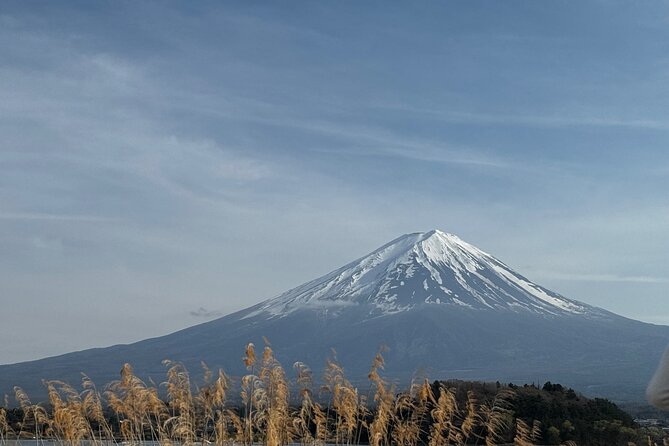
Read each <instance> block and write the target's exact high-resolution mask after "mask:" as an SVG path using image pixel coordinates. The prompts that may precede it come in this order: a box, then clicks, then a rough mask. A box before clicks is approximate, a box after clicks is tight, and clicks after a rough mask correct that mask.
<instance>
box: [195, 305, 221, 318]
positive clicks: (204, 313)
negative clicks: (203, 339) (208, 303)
mask: <svg viewBox="0 0 669 446" xmlns="http://www.w3.org/2000/svg"><path fill="white" fill-rule="evenodd" d="M188 314H190V315H191V316H193V317H197V318H203V319H212V318H215V317H221V316H223V313H221V312H220V311H210V310H207V309H206V308H204V307H200V308H198V309H197V310H196V311H190V312H189V313H188Z"/></svg>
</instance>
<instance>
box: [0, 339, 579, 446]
mask: <svg viewBox="0 0 669 446" xmlns="http://www.w3.org/2000/svg"><path fill="white" fill-rule="evenodd" d="M265 344H266V345H265V347H264V349H263V352H262V356H261V358H258V357H257V356H256V349H255V346H254V345H253V344H248V345H247V346H246V348H245V351H244V355H243V357H242V360H243V363H244V365H245V367H246V369H247V374H246V375H244V376H242V377H241V378H240V379H239V381H238V384H237V385H238V388H239V389H240V390H239V392H240V393H239V396H240V399H241V406H239V407H236V406H232V405H229V403H228V399H229V397H230V390H231V388H232V382H231V379H230V378H229V377H228V376H227V375H226V374H225V373H224V372H223V371H222V370H219V371H216V372H214V371H212V370H210V369H209V367H208V366H207V365H206V364H204V363H202V378H201V379H199V380H196V381H197V382H200V383H201V384H200V385H199V386H197V387H194V386H193V384H192V383H193V382H194V380H193V379H192V378H191V376H190V375H189V372H188V370H186V368H185V367H184V366H183V364H181V363H179V362H173V361H164V363H163V364H164V365H165V367H166V379H165V382H163V383H161V384H160V385H155V384H153V383H152V382H151V383H149V384H148V385H147V384H146V383H145V382H144V381H142V380H141V379H140V378H139V377H137V376H136V375H135V373H134V371H133V369H132V367H131V366H130V365H129V364H125V365H123V367H122V368H121V371H120V379H119V380H117V381H114V382H111V383H109V384H108V385H107V386H106V391H105V392H104V393H103V394H102V395H101V394H100V393H99V392H98V390H97V388H96V387H95V385H94V384H93V382H92V381H91V380H90V379H89V378H88V377H87V376H84V377H83V379H82V384H81V387H82V390H81V391H77V390H76V389H75V388H73V387H71V386H69V385H68V384H66V383H63V382H60V381H54V380H51V381H45V382H44V384H45V386H46V388H47V392H48V396H49V400H48V406H43V405H41V404H33V403H32V402H31V400H30V399H29V397H28V395H26V393H25V392H23V390H22V389H20V388H18V387H17V388H15V398H16V401H17V403H18V406H19V407H20V409H21V414H22V419H21V420H20V422H15V423H14V425H11V423H10V422H9V419H8V413H7V409H6V408H7V407H8V406H9V404H8V402H5V408H0V446H4V445H5V444H6V443H7V441H8V440H9V439H10V438H11V439H15V438H23V437H26V436H28V437H34V438H35V439H36V440H38V442H39V441H42V440H44V439H48V440H52V441H56V442H58V443H61V444H67V445H68V446H79V445H81V444H82V442H83V441H88V442H92V443H93V444H94V445H98V444H103V443H105V444H109V442H118V441H123V442H124V443H125V444H128V445H140V444H142V443H146V442H155V443H160V444H161V445H164V446H168V445H177V444H178V445H185V446H190V445H195V444H205V443H206V444H215V445H216V446H223V445H228V444H229V445H232V444H238V445H239V444H244V445H252V444H254V443H255V444H258V443H261V444H263V445H266V446H283V445H287V444H291V443H300V444H301V445H319V446H323V445H325V444H335V445H353V444H359V443H361V442H369V444H370V445H372V446H418V445H419V444H420V445H429V446H448V445H459V446H464V445H469V444H472V445H473V444H476V445H481V446H482V445H483V444H485V445H486V446H494V445H498V444H500V443H501V442H503V441H505V439H513V441H514V444H515V445H517V446H530V445H534V444H537V442H539V441H540V438H539V434H540V425H539V423H537V422H534V421H531V420H530V421H527V420H522V419H515V417H514V416H513V399H514V393H513V390H511V389H508V388H503V389H500V390H499V391H498V392H497V394H496V395H495V397H494V398H493V399H491V400H489V401H488V400H486V401H479V400H478V397H477V394H476V393H475V392H474V391H472V390H470V391H468V392H467V395H466V401H465V400H464V399H462V397H461V399H460V401H462V407H460V406H459V404H458V398H456V391H455V389H454V388H451V387H448V386H447V384H445V383H439V384H436V383H435V384H434V385H431V384H430V383H429V381H428V380H427V378H425V379H421V380H416V381H415V382H413V383H412V384H411V386H410V387H409V389H408V390H407V391H405V392H397V391H396V390H395V387H394V385H393V384H391V383H389V382H388V381H387V380H386V379H385V378H384V377H383V371H384V366H385V360H384V357H383V353H384V350H383V349H382V350H380V351H379V352H378V353H377V354H376V356H375V357H374V359H373V361H372V365H371V368H370V371H369V375H368V378H369V382H370V388H369V392H368V393H367V394H366V395H361V394H360V392H359V390H358V388H356V387H355V386H354V385H353V384H352V383H351V382H350V381H349V380H348V379H346V376H345V373H344V369H343V367H342V366H341V365H340V364H339V363H338V362H337V360H336V354H334V352H333V355H332V358H331V359H329V360H328V361H327V363H326V368H325V373H324V377H323V384H322V386H321V387H320V388H319V392H317V393H315V392H314V378H313V376H312V372H311V369H310V368H309V367H308V366H307V365H306V364H304V363H301V362H298V363H295V364H294V365H293V369H294V371H295V375H296V376H295V378H294V385H293V386H291V381H290V379H289V377H288V376H287V374H286V371H285V370H284V368H283V366H282V365H281V363H280V362H279V361H278V359H277V358H276V357H275V355H274V351H273V350H272V348H271V345H270V344H269V342H267V341H265ZM291 389H293V393H292V394H291ZM291 395H292V396H293V398H292V399H291ZM47 407H48V409H47ZM569 445H570V446H573V445H572V444H571V443H569Z"/></svg>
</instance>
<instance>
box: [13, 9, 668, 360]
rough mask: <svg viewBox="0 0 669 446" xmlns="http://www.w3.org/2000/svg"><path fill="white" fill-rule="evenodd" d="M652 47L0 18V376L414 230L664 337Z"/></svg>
mask: <svg viewBox="0 0 669 446" xmlns="http://www.w3.org/2000/svg"><path fill="white" fill-rule="evenodd" d="M667 42H669V5H668V4H666V3H663V2H647V3H643V4H640V3H638V2H609V1H607V2H604V1H591V2H566V1H556V2H550V3H549V2H534V1H524V2H477V1H468V2H414V3H408V2H406V3H400V2H357V1H352V2H266V3H260V2H225V3H223V2H197V3H194V2H141V3H137V2H115V1H114V2H112V1H106V2H87V1H82V2H69V3H68V2H58V3H55V2H43V3H38V2H25V1H16V2H3V3H2V4H1V5H0V135H2V139H1V140H0V303H1V304H2V307H3V311H2V312H1V313H0V337H1V338H2V339H9V340H10V342H3V343H2V345H0V363H7V362H14V361H20V360H27V359H33V358H37V357H42V356H45V355H52V354H56V353H64V352H67V351H71V350H75V349H82V348H87V347H92V346H103V345H110V344H114V343H119V342H130V341H134V340H139V339H142V338H145V337H149V336H157V335H160V334H165V333H168V332H171V331H174V330H176V329H179V328H182V327H185V326H188V325H192V324H195V323H199V322H202V321H205V320H208V319H209V318H212V317H215V316H217V315H221V314H226V313H229V312H232V311H234V310H237V309H241V308H243V307H246V306H248V305H250V304H253V303H256V302H259V301H261V300H264V299H265V298H269V297H272V296H273V295H275V294H278V293H279V292H281V291H284V290H286V289H288V288H291V287H293V286H295V285H298V284H300V283H302V282H305V281H307V280H309V279H312V278H314V277H316V276H318V275H321V274H323V273H326V272H328V271H330V270H332V269H334V268H336V267H339V266H341V265H342V264H344V263H346V262H348V261H350V260H352V259H354V258H357V257H359V256H361V255H363V254H366V253H367V252H369V251H371V250H373V249H375V248H376V247H378V246H379V245H381V244H383V243H385V242H387V241H389V240H391V239H393V238H395V237H397V236H399V235H401V234H403V233H407V232H416V231H426V230H430V229H433V228H438V229H442V230H445V231H448V232H452V233H455V234H458V235H459V236H460V237H462V238H463V239H465V240H467V241H469V242H470V243H473V244H475V245H477V246H478V247H480V248H482V249H483V250H485V251H488V252H490V253H492V254H494V255H495V256H497V257H498V258H500V259H501V260H503V261H505V262H506V263H507V264H509V265H510V266H512V267H514V268H515V269H517V270H518V271H519V272H521V273H522V274H524V275H526V276H527V277H529V278H530V279H532V280H534V281H536V282H538V283H540V284H542V285H544V286H546V287H548V288H551V289H553V290H555V291H557V292H560V293H561V294H564V295H566V296H568V297H571V298H575V299H579V300H582V301H585V302H588V303H591V304H594V305H598V306H602V307H604V308H607V309H609V310H612V311H615V312H617V313H620V314H623V315H625V316H629V317H633V318H636V319H641V320H645V321H649V322H654V323H663V324H669V299H668V298H667V291H669V262H667V260H666V259H667V252H669V195H668V194H667V192H666V191H667V190H668V186H669V148H668V147H667V144H668V143H669V137H668V136H669V108H668V107H667V106H666V105H667V104H669V82H667V81H668V78H669V51H668V50H669V44H668V43H667ZM82 333H84V334H85V335H82Z"/></svg>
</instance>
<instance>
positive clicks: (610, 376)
mask: <svg viewBox="0 0 669 446" xmlns="http://www.w3.org/2000/svg"><path fill="white" fill-rule="evenodd" d="M263 337H265V338H267V339H269V340H270V341H271V342H272V346H273V349H274V350H275V353H276V355H277V358H278V359H279V360H280V361H281V362H282V363H283V364H284V367H286V368H287V369H288V368H289V367H290V366H291V365H292V364H293V363H294V362H296V361H302V362H306V363H307V364H309V365H310V366H311V367H312V369H313V370H314V371H316V372H318V371H319V370H321V369H322V367H323V365H324V363H325V360H326V358H327V357H329V356H330V355H331V354H332V349H334V350H335V351H336V352H337V359H338V361H339V362H340V363H341V364H342V365H343V366H344V368H345V370H346V373H347V376H348V377H349V379H351V380H352V381H353V382H359V383H362V382H364V380H365V378H366V376H367V372H368V371H369V364H370V362H371V359H372V358H373V356H374V354H375V353H376V352H377V351H378V349H379V347H380V346H382V345H383V346H386V347H387V352H386V353H385V354H384V356H385V358H386V370H385V372H386V375H387V376H388V377H389V378H390V379H392V380H395V381H397V382H398V383H399V384H400V385H401V384H406V383H408V382H409V380H410V379H411V377H412V376H413V375H414V374H416V373H418V374H423V375H425V374H427V375H429V377H430V378H433V379H450V378H460V379H476V380H492V381H504V382H515V383H530V382H535V383H543V382H544V381H549V380H550V381H553V382H560V383H562V384H565V385H568V386H571V387H574V388H575V389H576V390H578V391H581V392H583V393H585V394H587V395H590V396H605V397H609V398H612V399H614V400H618V401H640V400H642V398H643V390H644V388H645V385H646V383H647V381H648V379H649V378H650V376H651V374H652V372H653V371H654V368H655V365H656V363H657V360H658V358H659V357H660V356H661V353H662V351H663V350H664V348H665V347H666V345H667V344H668V343H669V327H667V326H658V325H652V324H646V323H642V322H639V321H635V320H631V319H627V318H624V317H622V316H619V315H616V314H614V313H611V312H609V311H606V310H604V309H601V308H597V307H594V306H590V305H587V304H585V303H582V302H578V301H575V300H572V299H568V298H566V297H564V296H561V295H559V294H557V293H555V292H552V291H550V290H548V289H546V288H543V287H541V286H539V285H537V284H535V283H533V282H531V281H530V280H529V279H527V278H525V277H523V276H522V275H520V274H518V273H517V272H515V271H513V270H512V269H511V268H510V267H509V266H507V265H506V264H504V263H503V262H501V261H500V260H498V259H496V258H495V257H493V256H491V255H490V254H487V253H485V252H483V251H482V250H480V249H478V248H476V247H474V246H472V245H470V244H468V243H466V242H465V241H463V240H461V239H460V238H458V237H457V236H455V235H452V234H447V233H444V232H441V231H436V230H434V231H430V232H426V233H414V234H407V235H403V236H401V237H399V238H397V239H395V240H393V241H391V242H390V243H388V244H386V245H384V246H382V247H380V248H379V249H377V250H375V251H374V252H372V253H370V254H368V255H366V256H364V257H362V258H360V259H358V260H355V261H353V262H351V263H349V264H347V265H345V266H343V267H342V268H339V269H337V270H335V271H333V272H331V273H329V274H326V275H325V276H322V277H320V278H318V279H315V280H312V281H310V282H307V283H305V284H303V285H300V286H298V287H296V288H293V289H291V290H289V291H287V292H285V293H283V294H281V295H279V296H277V297H274V298H272V299H269V300H267V301H265V302H262V303H260V304H258V305H255V306H253V307H250V308H247V309H245V310H242V311H239V312H236V313H233V314H230V315H227V316H224V317H222V318H220V319H216V320H213V321H210V322H207V323H203V324H200V325H196V326H193V327H190V328H187V329H184V330H181V331H178V332H175V333H172V334H169V335H166V336H162V337H159V338H153V339H147V340H144V341H140V342H137V343H134V344H129V345H116V346H112V347H108V348H97V349H90V350H84V351H80V352H74V353H69V354H66V355H61V356H57V357H51V358H45V359H41V360H37V361H30V362H23V363H18V364H10V365H2V366H0V395H2V394H3V393H11V392H12V390H11V389H12V387H13V386H14V385H19V386H21V387H23V388H24V390H26V391H28V393H29V394H34V395H38V396H42V395H44V393H45V391H44V389H43V388H42V385H41V380H42V379H44V378H49V379H60V380H65V381H68V382H70V383H76V382H77V381H78V380H79V379H80V378H79V377H80V372H84V373H86V374H87V375H88V376H90V377H91V378H92V379H93V380H94V381H96V382H98V383H99V384H102V383H107V382H109V381H111V380H113V379H116V377H117V371H118V370H119V369H120V367H121V365H122V364H123V363H125V362H130V363H131V364H133V366H134V367H135V369H136V370H137V371H138V373H140V375H141V376H143V377H145V378H151V379H153V380H155V381H156V382H159V381H160V380H162V379H163V376H164V368H163V367H162V365H161V361H162V360H163V359H167V358H169V359H172V360H176V361H181V362H183V363H184V364H185V365H186V366H187V367H188V368H189V369H190V370H191V372H192V373H193V374H194V375H195V374H196V373H197V370H199V367H200V362H201V361H205V362H206V363H207V364H208V365H209V366H210V367H211V368H219V367H220V368H223V369H224V370H226V371H227V372H228V373H229V374H231V375H233V376H240V375H242V374H244V373H245V370H244V367H243V364H242V361H241V360H240V359H239V358H240V357H241V356H242V353H243V349H244V346H245V345H246V344H247V343H248V342H254V343H255V344H256V345H262V342H263Z"/></svg>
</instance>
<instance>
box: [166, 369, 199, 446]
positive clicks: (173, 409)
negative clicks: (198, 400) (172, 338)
mask: <svg viewBox="0 0 669 446" xmlns="http://www.w3.org/2000/svg"><path fill="white" fill-rule="evenodd" d="M163 364H164V365H165V366H166V367H169V368H168V370H167V381H165V382H164V383H163V384H164V385H165V386H166V388H167V397H168V401H169V408H170V415H171V416H170V418H168V419H167V420H165V422H164V426H165V429H166V430H167V431H168V432H169V433H170V437H171V439H175V440H178V441H180V442H181V443H182V444H184V445H185V446H190V445H192V444H193V443H194V442H195V439H196V431H195V429H196V423H195V408H194V404H193V394H192V393H191V387H190V377H189V375H188V371H187V370H186V368H185V367H184V366H183V364H181V363H178V362H173V361H169V360H165V361H163Z"/></svg>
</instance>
